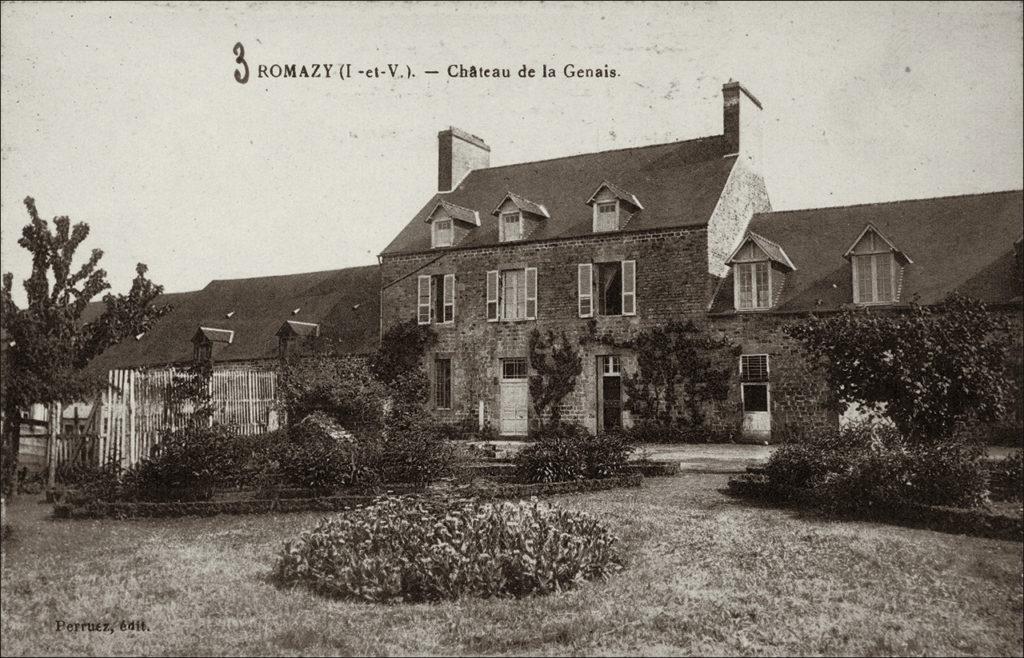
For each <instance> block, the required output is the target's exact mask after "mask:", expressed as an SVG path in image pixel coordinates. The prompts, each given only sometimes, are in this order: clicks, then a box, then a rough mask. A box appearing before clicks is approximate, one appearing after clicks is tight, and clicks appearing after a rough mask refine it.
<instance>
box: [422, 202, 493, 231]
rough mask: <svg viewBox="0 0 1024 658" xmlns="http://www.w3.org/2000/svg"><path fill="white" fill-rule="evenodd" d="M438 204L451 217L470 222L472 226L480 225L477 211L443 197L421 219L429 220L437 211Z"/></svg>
mask: <svg viewBox="0 0 1024 658" xmlns="http://www.w3.org/2000/svg"><path fill="white" fill-rule="evenodd" d="M438 206H440V207H441V208H442V209H443V210H444V211H445V213H447V215H448V216H449V217H451V218H452V219H457V220H459V221H461V222H466V223H467V224H472V225H473V226H480V213H479V211H476V210H470V209H469V208H463V207H462V206H457V205H455V204H454V203H449V202H447V201H445V200H443V199H442V200H441V201H439V202H438V203H437V204H436V205H435V206H434V209H433V210H431V211H430V212H429V213H427V216H426V217H424V219H423V221H426V222H429V221H430V218H431V217H432V216H433V215H434V213H435V212H436V211H437V207H438Z"/></svg>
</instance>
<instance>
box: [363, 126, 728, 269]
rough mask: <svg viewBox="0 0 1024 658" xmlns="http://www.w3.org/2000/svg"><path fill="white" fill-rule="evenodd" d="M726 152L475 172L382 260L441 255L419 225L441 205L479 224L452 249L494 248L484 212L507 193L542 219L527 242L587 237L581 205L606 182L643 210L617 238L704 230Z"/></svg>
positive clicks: (719, 143) (639, 151) (433, 203)
mask: <svg viewBox="0 0 1024 658" xmlns="http://www.w3.org/2000/svg"><path fill="white" fill-rule="evenodd" d="M727 153H728V145H727V144H726V142H725V140H724V138H723V137H722V136H721V135H716V136H713V137H703V138H700V139H692V140H689V141H683V142H672V143H669V144H657V145H654V146H641V147H637V148H627V149H618V150H615V151H602V152H600V153H588V154H584V155H574V156H569V157H564V158H555V159H553V160H541V161H538V162H526V163H522V164H514V165H506V166H501V167H489V168H486V169H476V170H474V171H471V172H470V173H469V174H468V175H467V176H466V177H465V178H464V179H463V180H462V182H461V183H460V184H459V186H458V187H457V188H455V189H454V190H453V191H451V192H442V193H437V194H435V195H434V196H433V197H431V198H430V200H428V201H427V203H426V204H424V206H423V208H422V209H421V210H420V211H419V212H418V213H416V216H415V217H414V218H413V219H412V220H411V221H410V222H409V223H408V224H407V225H406V227H405V228H404V229H402V231H401V232H400V233H399V234H398V235H397V236H396V237H395V239H394V240H392V241H391V243H390V244H389V245H388V246H387V247H386V248H385V249H384V251H383V252H382V255H385V256H386V255H392V254H401V253H415V252H425V251H443V249H434V250H432V249H431V247H430V227H429V225H427V224H426V222H425V221H424V220H425V219H426V218H427V216H428V215H429V214H430V213H431V212H433V210H434V209H435V208H436V207H437V203H438V201H440V200H442V199H443V200H445V201H448V202H450V203H455V204H457V205H459V206H462V207H464V208H469V209H473V210H477V211H479V212H480V215H481V225H480V226H479V227H477V228H473V229H471V230H470V231H469V235H467V236H466V237H465V238H463V239H462V240H461V241H460V242H459V244H458V246H457V247H454V248H458V249H463V248H467V247H478V246H485V245H493V244H498V220H497V218H495V217H493V216H491V215H490V212H489V211H490V209H491V208H494V207H495V205H496V204H499V203H500V202H501V201H502V200H503V199H504V198H505V196H506V195H507V194H508V193H509V192H510V191H514V192H515V194H516V195H518V196H520V197H522V198H524V199H529V200H531V201H532V202H533V203H534V204H541V205H543V206H544V209H546V210H547V213H548V214H549V215H550V219H548V220H545V221H544V222H542V223H541V224H540V226H538V227H537V228H536V229H535V230H534V232H533V233H531V235H530V238H529V241H536V240H550V239H556V238H564V237H576V236H581V235H590V234H592V232H593V225H592V224H593V211H592V210H591V208H590V207H589V206H588V205H587V201H588V200H589V199H590V197H591V195H592V194H593V192H594V189H595V188H596V187H598V186H599V185H600V184H601V183H602V182H603V181H608V180H614V181H615V182H616V184H617V185H619V186H621V187H622V188H623V189H628V190H630V191H631V193H633V194H635V195H636V196H637V197H638V198H639V199H643V204H644V209H643V210H640V211H638V212H637V213H636V214H635V215H634V216H633V217H632V219H631V220H630V222H629V226H628V228H626V229H624V231H644V230H650V229H659V228H674V227H689V226H705V225H707V223H708V220H709V219H710V218H711V214H712V213H713V212H714V209H715V205H716V204H717V203H718V199H719V197H720V196H721V193H722V189H723V188H724V187H725V183H726V181H727V180H728V178H729V173H730V172H731V171H732V167H733V165H734V164H735V162H736V157H735V156H730V157H724V156H726V155H727Z"/></svg>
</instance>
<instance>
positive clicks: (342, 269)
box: [194, 204, 468, 292]
mask: <svg viewBox="0 0 1024 658" xmlns="http://www.w3.org/2000/svg"><path fill="white" fill-rule="evenodd" d="M453 205H454V204H453ZM467 210H468V209H467ZM371 267H380V265H378V264H376V263H371V264H369V265H353V266H352V267H339V268H335V269H331V270H314V271H312V272H292V273H290V274H265V275H263V276H243V277H239V278H237V279H210V283H208V284H206V287H204V288H201V289H200V290H196V291H194V292H202V291H203V290H206V288H209V287H210V286H211V285H212V284H214V283H230V282H235V281H256V280H259V279H284V278H287V277H292V276H309V275H310V274H329V273H337V272H348V271H351V270H361V269H369V268H371Z"/></svg>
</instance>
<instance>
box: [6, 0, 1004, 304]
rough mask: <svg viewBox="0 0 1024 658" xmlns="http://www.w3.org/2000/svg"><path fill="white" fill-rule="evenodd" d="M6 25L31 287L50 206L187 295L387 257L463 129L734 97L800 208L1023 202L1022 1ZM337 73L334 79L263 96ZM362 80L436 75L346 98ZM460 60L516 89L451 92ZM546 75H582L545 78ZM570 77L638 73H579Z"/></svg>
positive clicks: (644, 127) (11, 161)
mask: <svg viewBox="0 0 1024 658" xmlns="http://www.w3.org/2000/svg"><path fill="white" fill-rule="evenodd" d="M0 11H2V21H0V31H2V40H0V82H2V84H0V90H2V91H0V95H2V98H0V128H2V133H0V158H2V159H0V168H2V171H0V260H2V269H3V271H5V272H7V271H11V272H14V274H15V280H16V281H21V280H23V279H24V278H26V277H27V276H28V274H29V268H30V265H31V261H30V259H29V256H28V252H26V251H25V250H24V249H22V248H21V247H20V246H18V244H17V239H18V236H19V235H20V231H21V227H22V226H23V225H24V224H25V223H26V221H27V213H26V211H25V208H24V205H23V199H24V198H25V197H26V196H32V197H33V198H35V200H36V203H37V206H38V208H39V210H40V213H41V214H42V215H43V216H44V217H46V218H51V217H53V216H55V215H69V216H70V217H71V219H72V220H73V221H85V222H87V223H88V224H89V226H90V227H91V234H90V236H89V238H88V239H87V240H86V242H85V243H84V245H83V249H82V251H81V255H82V257H83V258H84V257H86V256H87V253H88V249H91V248H101V249H103V250H104V252H105V255H104V257H103V260H102V261H101V264H102V266H103V267H104V268H105V269H106V270H107V272H108V275H109V280H110V282H111V285H112V287H113V290H114V291H115V292H123V291H126V290H127V288H128V286H129V285H130V281H131V279H132V277H133V275H134V268H135V263H137V262H144V263H147V264H148V265H149V268H150V275H151V277H152V278H153V280H155V281H156V282H158V283H161V284H163V285H164V286H165V288H166V289H167V290H168V291H185V290H195V289H199V288H202V287H203V286H205V285H206V284H207V283H208V282H209V281H210V280H212V279H226V278H243V277H253V276H265V275H273V274H288V273H295V272H309V271H317V270H326V269H336V268H342V267H349V266H356V265H365V264H370V263H374V262H376V258H377V254H379V253H380V251H381V250H382V249H383V248H384V247H385V246H386V245H387V243H388V242H389V241H390V240H391V239H392V238H393V237H394V235H395V234H397V233H398V231H399V230H400V229H401V228H402V227H403V226H404V225H405V223H406V222H408V221H409V220H410V219H411V218H412V216H413V215H414V214H415V213H416V211H417V210H419V209H420V207H421V206H423V205H424V204H425V203H426V202H427V201H428V200H429V198H430V196H431V195H432V194H433V192H434V191H435V188H436V185H437V133H438V131H439V130H442V129H444V128H446V127H448V126H450V125H453V126H457V127H459V128H462V129H464V130H467V131H469V132H471V133H473V134H476V135H479V136H480V137H482V138H483V139H484V140H485V141H486V142H487V144H488V145H489V146H490V147H491V164H492V165H503V164H510V163H515V162H526V161H532V160H541V159H545V158H552V157H560V156H564V155H571V154H576V153H587V152H594V151H601V150H607V149H616V148H626V147H631V146H642V145H646V144H656V143H664V142H669V141H676V140H682V139H689V138H694V137H701V136H705V135H715V134H721V131H722V100H721V88H722V84H723V83H725V82H726V81H728V80H730V79H734V80H739V81H740V82H742V83H743V84H744V86H745V87H747V88H748V89H750V91H751V92H753V93H754V94H755V95H756V96H757V97H758V98H759V100H760V101H761V102H762V104H763V105H764V112H763V117H762V119H763V129H764V148H765V162H764V173H765V177H766V183H767V186H768V192H769V195H770V197H771V202H772V206H773V207H774V208H775V209H779V210H786V209H793V208H806V207H817V206H834V205H845V204H853V203H865V202H874V201H885V200H892V199H902V198H921V197H930V196H943V195H953V194H964V193H976V192H987V191H995V190H1006V189H1019V188H1021V187H1022V186H1024V183H1022V177H1024V174H1022V169H1024V161H1022V158H1024V156H1022V150H1024V134H1022V130H1024V129H1022V116H1024V109H1022V74H1024V55H1022V39H1024V32H1022V5H1021V4H1020V3H995V4H992V3H989V4H984V3H977V4H974V3H972V4H958V3H944V2H943V3H893V4H888V3H875V4H872V3H864V4H861V3H857V4H831V3H821V4H814V3H809V4H793V3H737V4H733V3H707V4H704V3H701V4H687V3H671V4H657V3H647V4H635V3H620V4H615V3H571V4H570V3H545V4H527V3H506V4H478V3H460V4H447V3H421V4H415V5H413V4H405V3H382V2H377V3H372V4H369V3H366V4H364V3H338V4H332V3H306V4H289V5H280V4H274V3H252V4H247V5H246V4H234V5H221V4H202V5H198V4H187V3H181V4H174V3H170V4H168V3H159V4H151V3H119V4H103V3H90V4H72V3H61V4H29V3H18V4H11V3H5V4H4V5H3V6H2V9H0ZM236 42H240V43H242V44H243V46H244V48H245V59H246V62H247V63H248V64H249V67H250V78H249V81H248V83H246V84H244V85H243V84H239V83H237V82H236V81H235V79H234V72H235V71H236V70H237V69H239V68H240V66H238V65H236V63H235V54H234V52H233V47H234V45H235V43H236ZM313 63H333V64H334V65H335V67H334V69H335V70H334V76H333V77H332V78H329V79H323V78H320V79H280V78H279V79H267V78H264V79H259V78H258V77H257V67H258V65H259V64H265V65H268V66H269V65H272V64H282V65H283V64H296V65H300V66H301V65H303V64H306V65H311V64H313ZM342 63H349V64H351V67H352V69H354V70H359V69H360V68H362V69H365V68H366V67H367V66H375V65H376V66H381V67H383V66H385V65H386V64H388V63H394V64H399V65H401V66H402V67H404V66H406V65H407V66H408V67H409V69H410V70H412V71H413V72H414V73H415V74H416V77H415V78H411V79H398V80H390V79H387V78H378V79H368V78H365V77H363V78H359V79H356V78H350V79H345V80H340V79H338V78H337V68H338V65H340V64H342ZM452 64H462V65H464V66H466V67H469V66H470V65H476V66H483V67H487V68H492V67H501V68H510V69H512V75H513V78H512V79H508V80H504V79H501V80H494V79H455V78H450V77H448V76H447V75H446V73H447V68H448V66H450V65H452ZM524 64H525V65H527V66H530V67H535V68H538V69H539V68H540V66H541V65H543V64H547V65H548V66H550V67H552V68H554V69H555V70H556V71H557V72H558V77H556V78H551V79H540V78H533V79H520V78H518V77H516V71H517V70H518V68H519V67H520V66H522V65H524ZM566 64H572V65H574V66H575V67H577V68H602V69H603V68H604V67H608V68H613V69H615V71H616V73H617V75H616V77H614V78H585V79H568V78H565V77H563V76H562V75H561V73H562V69H563V67H564V66H565V65H566ZM426 70H438V71H440V74H438V75H428V74H424V73H423V71H426ZM16 287H17V284H16ZM22 299H23V297H22Z"/></svg>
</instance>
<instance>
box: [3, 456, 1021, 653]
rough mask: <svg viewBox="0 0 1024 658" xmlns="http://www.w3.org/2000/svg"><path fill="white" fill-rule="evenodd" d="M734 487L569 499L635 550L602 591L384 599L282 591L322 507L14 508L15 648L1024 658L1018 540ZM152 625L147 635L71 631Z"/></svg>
mask: <svg viewBox="0 0 1024 658" xmlns="http://www.w3.org/2000/svg"><path fill="white" fill-rule="evenodd" d="M727 479H728V476H727V475H714V474H686V475H679V476H676V477H672V478H656V479H648V480H646V481H645V482H644V486H643V488H641V489H620V490H613V491H607V492H601V493H594V494H586V495H571V496H562V497H559V498H557V499H555V500H556V501H557V502H558V503H559V504H561V505H565V506H567V507H572V508H575V509H581V510H585V511H588V512H591V513H593V514H596V515H599V516H600V517H602V518H603V519H605V520H606V521H607V523H609V524H610V525H611V526H612V527H613V528H614V530H615V531H616V532H617V533H618V534H619V535H620V536H621V537H622V539H623V542H624V548H625V551H626V555H627V556H628V561H629V565H628V567H627V569H626V570H625V571H624V572H622V573H621V574H619V575H617V576H615V577H614V578H612V579H611V580H608V581H605V582H592V583H587V584H585V585H584V586H583V587H582V588H580V589H578V590H576V591H572V592H565V593H561V594H558V595H554V596H548V597H544V598H537V599H530V600H521V601H514V600H466V601H462V602H457V603H445V604H439V605H428V604H422V605H390V606H386V605H367V604H360V603H348V602H339V601H328V600H325V599H321V598H319V597H317V596H314V595H312V594H310V593H308V592H306V591H302V590H294V591H281V590H277V589H275V588H274V587H273V586H272V585H270V584H269V583H268V582H267V580H266V578H267V574H268V572H269V571H270V569H271V565H272V564H273V562H274V554H275V552H276V550H277V549H278V547H279V546H280V544H281V542H282V541H283V540H284V539H286V538H288V537H290V536H292V535H294V534H296V533H297V532H299V531H300V530H302V529H304V528H307V527H309V526H311V525H312V524H313V523H314V522H315V521H316V519H317V518H318V515H317V514H291V515H286V514H281V515H266V516H238V517H219V518H208V519H180V520H161V521H133V522H128V521H106V520H104V521H72V522H69V521H52V520H49V519H48V518H46V514H47V512H48V510H49V508H48V507H47V506H44V505H40V504H36V503H35V502H34V501H31V500H20V501H18V503H17V504H16V505H14V506H13V507H12V509H10V510H9V517H10V520H11V521H12V522H13V524H14V533H15V534H14V536H13V537H12V539H11V543H10V544H9V545H8V547H7V550H6V555H5V557H4V564H3V575H2V587H3V596H2V599H0V601H2V603H0V613H2V614H0V616H2V623H0V624H2V642H3V651H4V655H21V654H30V653H31V654H37V653H38V654H86V655H88V654H190V653H212V654H270V655H276V654H283V655H296V654H419V653H428V654H502V653H504V654H619V653H630V654H648V655H651V654H654V655H658V654H795V653H799V654H808V653H811V654H924V653H927V654H976V655H991V654H995V655H1006V654H1015V655H1020V654H1021V653H1022V651H1024V645H1022V634H1024V629H1022V612H1024V601H1022V599H1024V592H1022V583H1024V581H1022V577H1024V573H1022V554H1021V544H1019V543H1014V542H1006V541H995V540H988V539H980V538H974V537H961V536H955V535H948V534H941V533H936V532H931V531H926V530H914V529H907V528H900V527H894V526H886V525H879V524H871V523H856V522H827V521H821V520H818V519H815V518H812V517H806V516H800V515H798V514H797V513H795V512H792V511H787V510H777V509H767V508H758V507H753V506H750V505H749V504H748V503H746V502H744V501H739V500H734V499H732V498H729V497H728V496H725V495H724V494H722V493H720V491H719V489H721V488H723V487H724V486H725V482H726V480H727ZM121 620H141V621H144V622H145V624H146V626H147V627H148V629H149V630H147V631H137V632H131V631H126V632H121V631H120V630H115V632H113V633H102V632H83V631H79V632H68V631H58V630H56V627H57V622H58V621H64V622H109V623H111V624H112V625H113V626H114V627H117V625H118V624H119V623H120V621H121Z"/></svg>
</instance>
